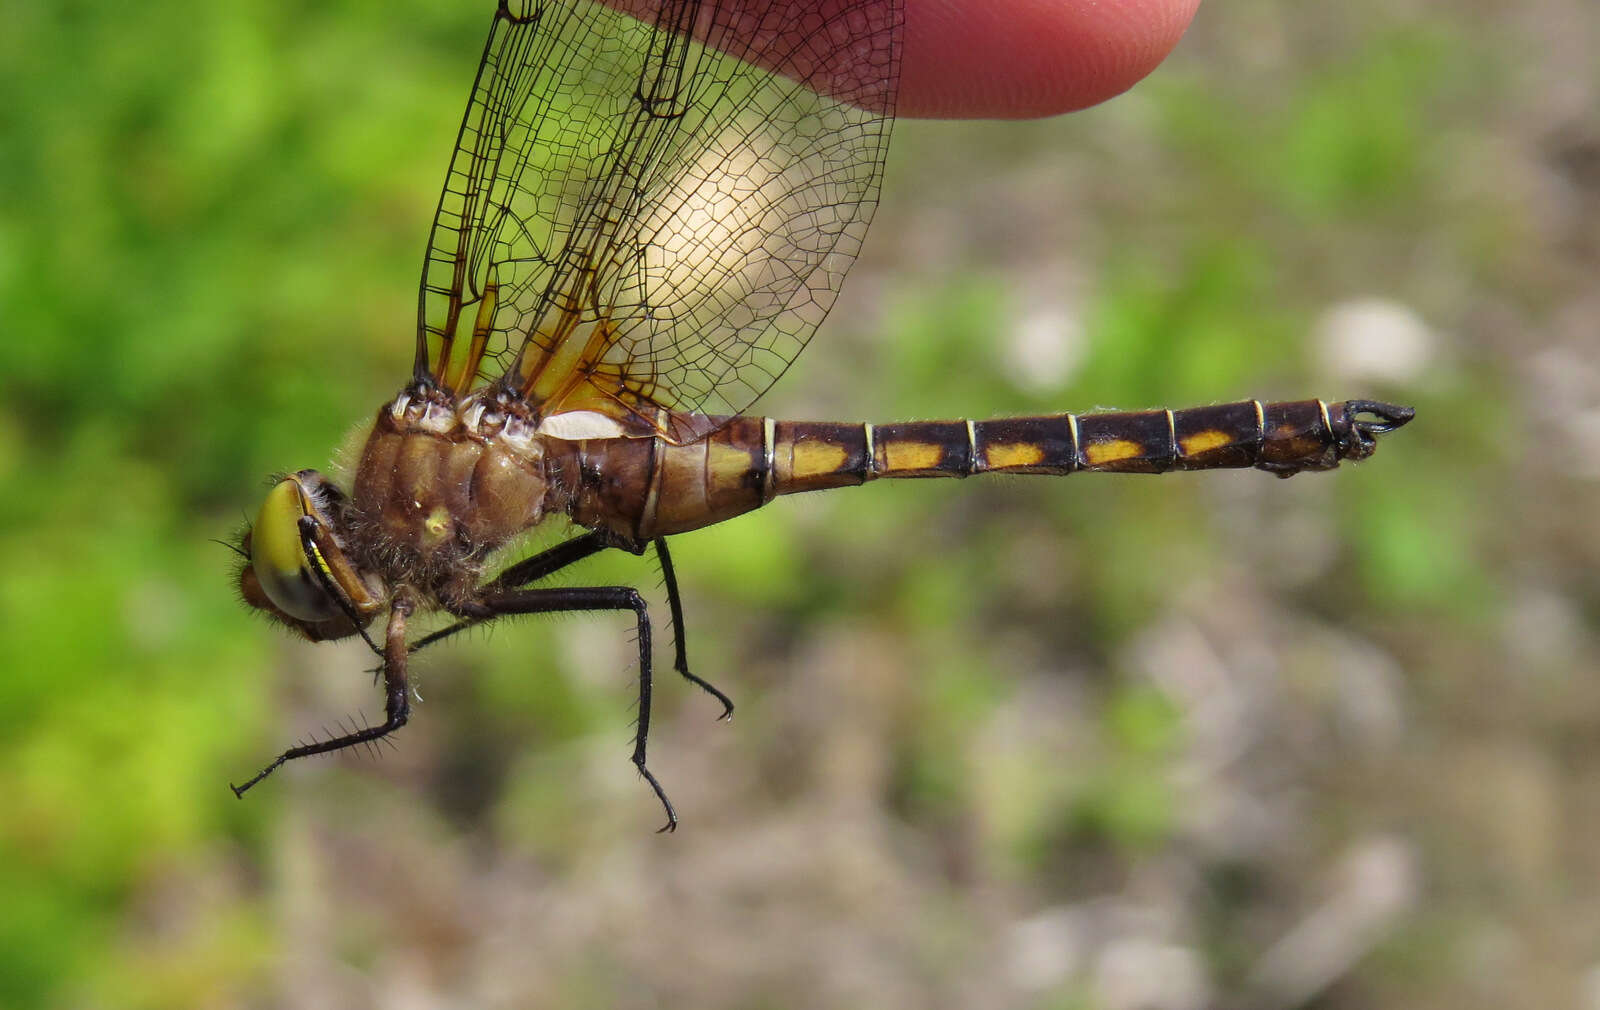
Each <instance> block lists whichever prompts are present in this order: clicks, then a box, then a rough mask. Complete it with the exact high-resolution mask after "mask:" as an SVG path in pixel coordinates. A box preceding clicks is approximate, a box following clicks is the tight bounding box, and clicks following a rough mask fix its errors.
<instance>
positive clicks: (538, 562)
mask: <svg viewBox="0 0 1600 1010" xmlns="http://www.w3.org/2000/svg"><path fill="white" fill-rule="evenodd" d="M610 546H611V544H609V543H608V542H607V541H606V539H605V537H604V536H602V535H601V534H599V533H596V532H593V531H591V532H588V533H585V534H584V535H583V536H581V537H574V538H573V539H571V540H568V541H566V542H565V543H559V544H556V545H555V546H554V547H551V548H550V549H548V550H544V551H540V552H539V553H538V554H535V555H534V556H533V557H531V558H524V559H523V560H521V561H518V562H517V563H516V564H514V565H512V566H511V567H510V568H507V569H506V570H505V571H503V572H501V573H500V574H499V575H497V576H495V577H494V578H493V579H490V580H489V581H488V582H486V583H484V584H483V586H482V588H481V592H483V593H484V594H486V595H493V594H495V593H499V592H502V591H504V590H508V589H520V588H522V587H523V586H526V585H528V584H529V583H533V582H538V581H539V580H540V579H546V578H549V577H550V576H551V575H554V574H555V573H556V572H559V571H561V569H563V568H566V567H567V566H569V565H575V564H577V563H578V562H579V561H582V560H583V559H584V558H587V557H591V556H593V555H595V554H598V553H600V552H601V551H603V550H605V549H606V548H607V547H610ZM492 616H494V615H492V614H491V615H488V616H485V617H476V616H475V617H467V618H464V619H462V620H459V621H457V622H456V623H454V624H452V625H450V626H449V627H447V628H440V629H439V630H438V631H435V632H431V633H430V634H427V635H424V636H422V637H421V638H419V639H417V640H416V641H415V642H413V643H411V649H410V651H412V652H416V651H417V650H418V649H422V648H425V647H426V646H429V645H432V644H433V643H435V642H438V641H442V640H444V639H446V638H449V637H450V636H451V635H454V634H456V633H458V632H462V631H465V630H467V629H468V628H470V627H472V626H473V625H476V624H482V623H483V622H484V621H485V620H488V619H489V618H490V617H492Z"/></svg>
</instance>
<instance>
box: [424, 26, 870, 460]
mask: <svg viewBox="0 0 1600 1010" xmlns="http://www.w3.org/2000/svg"><path fill="white" fill-rule="evenodd" d="M899 2H900V0H825V2H821V3H818V2H815V0H812V2H796V3H782V2H772V0H767V2H759V0H700V2H693V0H655V2H650V0H629V2H628V3H626V4H623V3H621V0H619V4H618V5H619V6H621V7H625V9H626V11H627V12H626V13H624V12H623V11H621V10H615V9H612V8H611V7H608V6H603V5H601V4H597V3H592V2H589V0H560V2H556V0H544V2H539V0H521V2H517V3H502V5H501V7H500V10H499V11H498V12H497V14H496V16H495V20H494V24H493V26H492V28H491V30H490V35H489V41H488V44H487V46H486V47H485V50H484V57H483V63H482V65H481V67H480V69H479V72H478V79H477V81H476V83H475V85H474V87H473V92H472V98H471V101H470V104H469V105H468V109H467V114H466V117H465V119H464V121H463V124H462V128H461V133H460V137H459V139H458V141H457V145H456V151H455V154H454V156H453V157H452V159H451V164H450V170H449V174H448V176H447V178H446V182H445V188H444V193H443V196H442V197H441V199H440V205H439V210H438V213H437V215H436V217H435V220H434V227H433V232H432V235H431V237H430V241H429V246H428V253H427V260H426V263H425V265H424V270H423V283H422V293H421V304H420V310H419V328H418V348H417V365H416V367H417V377H418V378H419V379H431V380H433V381H435V382H438V383H439V384H441V385H444V386H446V387H447V388H450V389H451V390H452V391H454V392H461V391H463V390H465V389H467V388H469V387H470V386H471V385H473V383H474V382H476V381H480V380H481V381H485V382H493V381H504V382H505V383H506V385H508V386H510V387H512V388H516V389H518V390H520V391H521V392H522V393H523V394H524V395H525V396H526V397H527V398H528V400H529V401H530V403H531V404H532V405H533V406H534V407H535V409H536V410H538V411H540V412H541V413H544V414H551V413H557V412H560V411H564V410H572V409H592V410H599V411H602V412H603V413H606V414H607V415H609V416H611V417H613V418H615V419H616V420H617V421H619V422H620V423H622V424H623V425H624V427H625V428H626V429H628V430H635V431H639V432H641V433H643V432H646V431H657V432H660V433H662V434H665V435H667V436H669V437H673V438H678V439H684V438H689V437H694V436H697V435H699V434H703V432H704V428H700V429H699V430H696V431H693V432H691V431H688V430H686V429H684V428H683V427H682V426H681V425H682V424H685V423H687V422H686V421H684V422H680V424H679V426H676V427H675V426H674V424H673V419H672V418H671V417H669V416H668V414H667V413H666V411H672V410H677V411H695V412H700V413H705V414H735V413H739V412H740V411H742V410H744V409H745V408H747V407H748V406H749V405H750V404H751V403H752V402H753V401H754V400H755V399H756V398H757V397H758V396H760V395H761V393H763V392H764V391H765V390H766V388H767V387H768V386H770V385H771V383H772V382H773V381H775V380H776V379H777V378H778V376H779V375H781V374H782V372H783V371H784V369H786V368H787V367H788V365H789V363H790V362H792V361H793V360H794V358H795V356H796V355H798V354H799V353H800V351H801V350H802V349H803V348H804V346H805V344H806V341H807V340H809V339H810V337H811V334H812V333H813V332H814V331H815V330H816V327H817V325H818V324H819V323H820V322H821V321H822V317H823V316H824V315H825V314H826V313H827V311H828V309H829V307H830V306H831V305H832V303H833V299H834V296H835V294H836V293H837V291H838V288H839V284H840V282H841V281H842V279H843V276H844V273H845V271H846V270H848V268H849V266H850V264H851V263H852V262H853V260H854V258H855V255H856V252H857V250H858V249H859V248H860V244H861V241H862V238H863V237H864V235H865V232H866V227H867V224H868V222H869V220H870V218H871V214H872V211H873V209H874V208H875V206H876V201H877V192H878V183H879V180H880V177H881V174H882V167H883V158H884V154H885V151H886V148H887V143H888V134H889V125H890V122H891V119H892V115H893V97H894V85H895V81H896V76H897V71H898V55H899V54H898V47H899V30H900V11H899Z"/></svg>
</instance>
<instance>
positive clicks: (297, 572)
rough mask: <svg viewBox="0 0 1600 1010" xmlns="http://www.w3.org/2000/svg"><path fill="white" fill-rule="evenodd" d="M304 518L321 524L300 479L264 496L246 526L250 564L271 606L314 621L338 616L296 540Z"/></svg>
mask: <svg viewBox="0 0 1600 1010" xmlns="http://www.w3.org/2000/svg"><path fill="white" fill-rule="evenodd" d="M306 516H311V517H312V518H313V519H315V520H316V521H317V522H321V519H319V518H317V516H316V513H315V512H314V511H313V508H312V504H311V499H310V497H309V496H307V494H306V491H305V488H304V487H302V486H301V484H300V481H299V480H297V479H295V478H294V477H286V478H284V479H283V480H281V481H279V482H278V483H277V486H275V487H274V488H273V489H272V490H271V491H268V492H267V498H266V501H264V502H262V503H261V511H260V513H259V514H257V516H256V523H255V525H254V526H252V527H251V528H250V566H251V567H252V568H253V569H255V575H256V581H257V582H259V583H260V584H261V591H262V592H264V593H266V594H267V599H269V600H271V601H272V603H273V606H275V607H277V608H278V609H279V610H281V611H283V612H284V613H285V614H288V615H289V616H290V617H293V618H296V619H298V620H301V621H307V622H310V623H316V622H319V621H326V620H329V619H331V618H333V617H336V616H338V615H339V614H340V610H339V605H338V604H337V603H335V602H334V600H333V598H332V597H331V596H329V595H328V593H327V591H326V590H324V589H323V588H322V583H321V582H320V581H319V580H318V578H317V574H316V572H315V571H314V570H313V569H312V564H313V562H312V560H311V558H309V557H307V556H306V549H305V545H304V544H303V543H302V542H301V539H300V520H301V519H303V518H305V517H306Z"/></svg>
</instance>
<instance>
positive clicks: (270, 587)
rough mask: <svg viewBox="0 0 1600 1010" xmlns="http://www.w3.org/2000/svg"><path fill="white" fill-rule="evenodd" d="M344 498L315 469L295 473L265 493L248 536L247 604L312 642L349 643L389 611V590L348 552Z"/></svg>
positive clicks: (243, 585) (242, 584) (242, 589)
mask: <svg viewBox="0 0 1600 1010" xmlns="http://www.w3.org/2000/svg"><path fill="white" fill-rule="evenodd" d="M346 545H347V537H346V535H345V496H344V493H343V492H342V491H340V490H339V489H338V488H337V487H336V486H334V484H333V483H332V482H331V481H329V480H328V479H327V478H326V477H324V476H323V475H322V474H321V473H318V472H317V471H316V470H301V471H300V472H298V473H294V474H290V475H288V476H286V477H284V478H282V479H281V480H279V481H278V482H277V483H276V484H274V485H273V487H272V490H271V491H268V492H267V497H266V500H265V501H263V502H262V503H261V511H260V512H259V513H257V515H256V521H255V523H254V525H252V526H251V527H250V529H249V531H248V532H246V533H245V535H244V541H243V543H241V544H240V547H239V549H240V552H241V553H242V554H244V555H245V557H246V559H247V560H246V561H245V564H244V566H243V567H242V568H241V569H240V570H239V593H240V595H241V596H243V597H244V601H245V602H246V603H248V604H249V605H250V606H252V607H255V608H257V609H258V610H262V611H265V612H266V614H267V616H269V617H271V618H272V619H273V620H275V621H277V622H278V623H280V624H283V625H285V626H286V627H289V628H292V629H293V630H295V631H297V632H299V633H300V634H301V635H303V636H305V637H306V638H307V639H309V640H311V641H313V642H323V641H329V640H331V639H339V638H346V637H349V636H350V635H354V634H356V633H357V632H359V631H360V630H361V629H362V628H365V627H366V626H367V625H368V624H370V623H371V622H372V619H373V618H374V617H376V616H377V614H378V611H379V610H380V609H381V608H382V606H383V596H384V593H383V586H382V583H381V582H380V581H379V580H378V579H377V578H376V577H375V576H373V575H370V574H364V573H362V572H360V571H359V570H358V569H357V567H356V566H355V565H354V564H353V563H352V561H351V559H350V557H349V555H348V554H347V552H346Z"/></svg>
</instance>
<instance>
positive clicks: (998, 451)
mask: <svg viewBox="0 0 1600 1010" xmlns="http://www.w3.org/2000/svg"><path fill="white" fill-rule="evenodd" d="M983 452H984V456H985V457H987V460H988V464H989V466H990V468H991V469H995V470H1002V469H1005V468H1006V467H1013V466H1034V465H1036V464H1037V463H1038V462H1039V461H1040V460H1042V459H1044V450H1043V449H1041V448H1040V447H1039V446H1037V445H1034V444H1033V443H1032V442H1006V443H1001V444H998V445H990V446H986V447H985V448H984V450H983Z"/></svg>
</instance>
